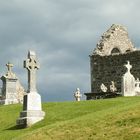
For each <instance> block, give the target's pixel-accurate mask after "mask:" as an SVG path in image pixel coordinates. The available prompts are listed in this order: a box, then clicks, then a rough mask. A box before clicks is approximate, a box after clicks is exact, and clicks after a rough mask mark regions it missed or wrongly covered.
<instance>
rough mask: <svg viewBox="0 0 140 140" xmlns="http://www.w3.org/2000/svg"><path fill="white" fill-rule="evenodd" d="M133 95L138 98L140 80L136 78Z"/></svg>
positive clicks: (139, 94)
mask: <svg viewBox="0 0 140 140" xmlns="http://www.w3.org/2000/svg"><path fill="white" fill-rule="evenodd" d="M135 94H136V95H137V96H140V80H139V78H137V79H136V81H135Z"/></svg>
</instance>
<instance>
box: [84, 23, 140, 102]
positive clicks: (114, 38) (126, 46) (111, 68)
mask: <svg viewBox="0 0 140 140" xmlns="http://www.w3.org/2000/svg"><path fill="white" fill-rule="evenodd" d="M128 60H129V61H130V63H131V64H132V66H133V69H132V71H131V73H132V74H133V75H134V77H135V78H136V77H138V78H140V61H139V60H140V50H137V49H136V48H135V47H134V45H133V44H132V42H131V41H130V39H129V37H128V33H127V30H126V28H124V27H123V26H121V25H115V24H113V25H112V26H111V27H110V29H109V30H107V31H106V32H105V33H104V34H103V35H102V36H101V40H100V41H99V42H98V43H97V46H96V48H95V50H94V51H93V53H92V54H91V55H90V67H91V93H85V95H86V96H87V99H88V100H89V99H97V98H102V97H103V96H102V95H104V94H105V93H103V92H102V90H101V88H100V86H101V84H104V85H105V86H106V87H107V93H110V94H112V93H111V91H110V85H111V81H113V82H114V83H115V87H116V89H117V90H116V93H120V94H121V79H122V76H123V74H124V73H125V72H126V68H125V67H124V64H126V63H127V61H128Z"/></svg>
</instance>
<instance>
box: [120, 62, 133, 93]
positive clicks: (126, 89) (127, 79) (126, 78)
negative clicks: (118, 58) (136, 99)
mask: <svg viewBox="0 0 140 140" xmlns="http://www.w3.org/2000/svg"><path fill="white" fill-rule="evenodd" d="M124 66H125V67H126V68H127V72H126V73H125V74H124V75H123V77H122V95H123V96H135V78H134V76H133V75H132V74H131V72H130V69H131V68H132V65H130V62H129V61H127V64H126V65H124Z"/></svg>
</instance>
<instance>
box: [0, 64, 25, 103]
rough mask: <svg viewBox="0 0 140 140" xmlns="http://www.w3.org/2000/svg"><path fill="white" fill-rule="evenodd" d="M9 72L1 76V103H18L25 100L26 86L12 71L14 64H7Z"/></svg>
mask: <svg viewBox="0 0 140 140" xmlns="http://www.w3.org/2000/svg"><path fill="white" fill-rule="evenodd" d="M6 66H7V68H8V72H7V73H6V74H5V75H3V76H2V77H1V80H2V82H3V85H2V95H1V100H0V104H4V105H8V104H16V103H22V102H23V95H24V93H25V92H24V88H23V87H22V86H21V84H20V82H19V80H18V78H17V77H16V75H15V74H14V73H13V72H12V67H13V64H11V63H9V62H8V64H6Z"/></svg>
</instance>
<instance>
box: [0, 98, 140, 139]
mask: <svg viewBox="0 0 140 140" xmlns="http://www.w3.org/2000/svg"><path fill="white" fill-rule="evenodd" d="M21 110H22V105H8V106H0V140H140V97H120V98H114V99H105V100H96V101H81V102H54V103H44V104H43V110H44V111H45V112H46V116H45V119H44V120H43V121H41V122H39V123H36V124H35V125H33V126H32V127H30V128H26V129H16V127H15V125H16V123H15V122H16V119H17V118H18V116H19V112H20V111H21Z"/></svg>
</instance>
